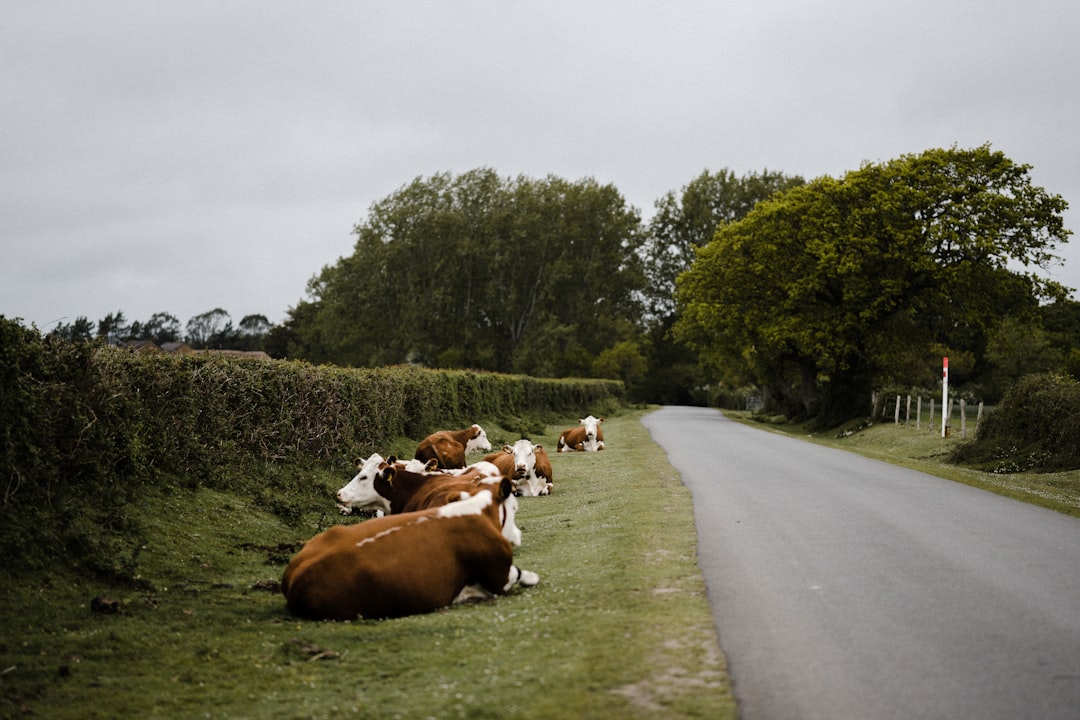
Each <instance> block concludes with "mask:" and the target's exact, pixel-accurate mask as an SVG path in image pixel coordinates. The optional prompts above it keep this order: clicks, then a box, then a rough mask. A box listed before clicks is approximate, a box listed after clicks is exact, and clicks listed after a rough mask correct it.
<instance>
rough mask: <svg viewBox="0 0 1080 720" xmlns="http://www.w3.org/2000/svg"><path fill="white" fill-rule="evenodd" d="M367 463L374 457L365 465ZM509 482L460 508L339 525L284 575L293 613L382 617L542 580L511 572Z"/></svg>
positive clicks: (480, 488)
mask: <svg viewBox="0 0 1080 720" xmlns="http://www.w3.org/2000/svg"><path fill="white" fill-rule="evenodd" d="M369 460H370V458H369ZM516 510H517V498H515V497H514V495H513V491H512V484H511V483H510V481H508V480H505V479H502V480H501V481H500V482H499V483H498V484H495V485H491V484H485V485H475V486H474V492H472V493H464V494H463V497H462V498H461V499H459V500H458V501H456V502H452V503H450V504H448V505H442V506H439V507H435V508H430V509H428V510H422V511H419V512H412V513H404V514H401V515H387V516H385V517H381V518H375V519H373V520H367V521H365V522H362V523H358V524H356V525H338V526H335V527H332V528H330V529H329V530H327V531H325V532H323V533H320V534H318V535H316V536H315V537H313V538H312V539H311V540H309V541H308V542H307V544H305V545H304V547H303V548H301V550H300V552H298V553H297V554H296V555H295V556H294V557H293V559H292V561H291V562H290V563H289V566H288V567H287V568H286V569H285V574H284V576H283V577H282V579H281V591H282V593H284V595H285V599H286V603H287V605H288V608H289V612H290V613H292V614H293V615H297V616H299V617H306V618H312V619H318V620H324V619H328V620H353V619H356V618H358V617H363V618H388V617H401V616H404V615H413V614H417V613H426V612H431V611H433V610H437V609H439V608H442V607H446V606H447V605H451V604H453V603H455V602H460V601H464V600H468V599H472V598H476V597H493V596H495V595H502V594H505V593H507V592H509V591H510V589H511V588H512V587H513V586H514V585H515V584H517V583H519V582H520V583H521V584H522V585H535V584H537V583H538V582H540V578H539V576H538V575H537V574H536V573H534V572H530V571H528V570H521V569H519V568H518V567H517V566H515V565H514V564H513V546H514V545H518V544H520V542H521V532H520V531H519V530H518V528H517V525H516V524H515V523H514V514H515V512H516Z"/></svg>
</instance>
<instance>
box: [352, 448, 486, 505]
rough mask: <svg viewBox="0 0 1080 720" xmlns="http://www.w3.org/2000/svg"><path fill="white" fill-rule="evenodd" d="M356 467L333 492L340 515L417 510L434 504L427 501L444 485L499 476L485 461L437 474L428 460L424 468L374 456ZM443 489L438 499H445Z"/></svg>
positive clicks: (477, 482)
mask: <svg viewBox="0 0 1080 720" xmlns="http://www.w3.org/2000/svg"><path fill="white" fill-rule="evenodd" d="M356 466H357V468H358V470H359V472H357V473H356V476H355V477H353V479H352V480H350V481H349V482H348V484H346V485H345V486H344V487H343V488H341V489H340V490H338V491H337V500H338V503H339V505H338V507H339V508H340V509H341V514H342V515H350V514H352V513H353V512H356V511H360V510H375V511H377V512H381V513H386V514H396V513H402V512H409V511H412V510H420V509H423V508H426V507H431V506H432V505H433V504H435V502H436V501H435V500H433V499H431V498H432V497H434V494H435V493H436V492H437V491H438V490H439V488H440V486H444V485H446V484H447V483H451V484H452V483H458V484H463V485H461V487H460V488H459V489H461V488H464V487H467V486H468V485H469V484H472V485H476V484H480V483H482V482H484V481H488V482H490V481H491V480H492V479H498V478H499V477H500V472H499V469H498V468H497V467H495V466H494V465H492V464H491V463H487V462H478V463H476V464H475V465H470V466H469V467H467V468H462V469H458V470H450V471H441V470H435V469H434V465H433V463H432V462H431V461H429V462H428V463H427V464H426V465H424V464H421V463H420V462H419V461H417V460H409V461H406V462H401V461H398V460H397V458H395V457H394V456H392V455H391V456H390V457H389V458H387V459H385V460H384V459H383V457H382V456H381V455H379V454H378V453H375V454H374V455H372V456H371V457H369V458H368V459H367V460H357V461H356ZM388 470H390V471H389V472H387V471H388ZM443 490H444V493H443V495H441V496H440V497H445V496H446V493H445V488H443Z"/></svg>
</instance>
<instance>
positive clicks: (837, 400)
mask: <svg viewBox="0 0 1080 720" xmlns="http://www.w3.org/2000/svg"><path fill="white" fill-rule="evenodd" d="M1029 170H1030V168H1029V167H1028V166H1026V165H1017V164H1014V163H1013V162H1012V161H1010V160H1009V159H1008V158H1006V157H1005V156H1004V155H1003V154H1001V153H1000V152H994V151H992V150H991V149H990V147H989V146H987V145H984V146H982V147H979V148H975V149H973V150H959V149H956V148H955V147H954V148H952V149H950V150H930V151H927V152H924V153H922V154H921V155H906V156H903V157H901V158H899V159H897V160H893V161H890V162H887V163H883V164H867V165H864V166H863V167H862V168H860V169H859V170H857V171H853V172H850V173H848V174H847V175H845V176H844V177H843V178H841V179H839V180H836V179H832V178H829V177H822V178H819V179H817V180H815V181H813V182H811V183H809V184H807V185H804V186H801V187H796V188H793V189H791V190H788V191H787V192H785V193H782V194H781V195H778V196H774V197H773V198H772V199H770V200H768V201H766V202H764V203H760V204H759V205H758V206H756V207H755V208H754V210H752V211H751V212H750V213H749V214H748V215H747V216H746V217H745V218H744V219H743V220H741V221H739V222H736V223H732V224H729V225H726V226H723V227H721V228H720V229H719V230H718V232H717V235H716V238H715V239H714V240H713V241H712V242H711V243H709V245H707V246H706V247H704V248H702V249H701V250H700V251H699V252H698V256H697V259H696V261H695V262H694V265H693V266H692V268H691V269H690V270H689V271H687V272H686V273H684V274H683V275H682V276H680V278H679V281H678V301H679V308H680V311H681V317H680V319H679V321H678V322H677V324H676V328H675V332H676V336H677V337H679V338H680V339H682V340H683V341H685V342H686V343H687V344H689V345H690V346H691V347H692V348H694V349H696V350H698V351H699V352H701V353H702V355H703V359H704V360H705V361H706V363H707V364H708V365H709V366H710V367H711V369H712V371H713V374H714V375H722V374H723V373H725V372H733V373H735V372H748V373H749V374H750V375H751V377H753V379H754V380H755V381H756V382H757V383H758V384H759V385H761V386H762V388H763V390H764V391H765V393H764V394H765V396H766V401H767V402H768V403H770V404H771V405H772V406H773V407H777V408H780V409H783V410H785V411H786V412H790V413H793V414H795V415H799V416H804V417H815V418H817V419H818V420H819V422H822V423H834V422H839V421H841V420H843V419H846V418H848V417H853V416H855V415H857V414H860V412H861V411H862V409H863V407H864V405H865V398H867V397H869V389H870V388H871V387H872V386H873V385H874V384H875V383H877V382H881V381H883V380H896V378H894V377H890V374H891V373H892V372H893V371H894V370H895V369H896V368H897V367H903V366H904V365H905V364H906V363H903V362H897V360H896V358H897V357H898V356H904V355H907V356H923V357H925V356H927V354H928V352H929V348H930V346H931V344H932V343H938V344H939V345H942V346H945V347H956V348H959V349H963V350H969V349H973V348H978V347H979V345H980V344H982V345H983V346H984V345H985V342H986V335H987V333H988V331H989V329H990V328H992V327H993V326H995V325H996V323H997V321H998V320H999V319H1000V318H1001V317H1003V316H1005V315H1006V314H1009V313H1010V312H1012V313H1016V312H1034V310H1035V308H1036V306H1037V302H1038V300H1039V299H1040V298H1045V297H1060V296H1062V295H1063V294H1064V292H1065V289H1064V288H1063V287H1062V286H1060V285H1059V284H1057V283H1054V282H1052V281H1049V280H1046V279H1045V278H1043V277H1042V276H1040V275H1038V274H1036V273H1034V272H1026V271H1018V270H1013V269H1012V268H1013V267H1014V266H1022V267H1024V268H1027V267H1031V266H1033V265H1034V266H1036V267H1039V268H1045V267H1047V266H1048V265H1049V264H1051V263H1053V262H1055V261H1058V260H1059V258H1058V257H1057V256H1055V255H1054V251H1055V250H1056V248H1057V246H1058V245H1059V244H1063V243H1065V242H1067V239H1068V236H1069V234H1070V233H1069V231H1067V230H1065V229H1064V226H1063V221H1062V212H1063V211H1064V210H1065V208H1066V203H1065V201H1064V200H1062V199H1061V197H1060V196H1057V195H1050V194H1048V193H1047V192H1046V191H1045V190H1043V189H1042V188H1038V187H1035V186H1033V185H1032V184H1031V182H1030V179H1029V177H1028V171H1029Z"/></svg>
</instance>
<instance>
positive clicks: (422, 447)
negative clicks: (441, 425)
mask: <svg viewBox="0 0 1080 720" xmlns="http://www.w3.org/2000/svg"><path fill="white" fill-rule="evenodd" d="M414 457H415V458H416V459H417V460H420V461H423V462H428V461H429V460H435V461H436V462H437V463H438V466H439V467H441V468H443V469H446V470H449V469H452V468H463V467H465V446H464V445H463V444H462V443H460V442H458V441H457V440H456V439H455V438H454V436H453V434H452V433H450V432H449V431H447V430H442V431H439V432H437V433H432V434H431V435H428V436H427V437H426V438H424V439H423V440H421V441H420V444H419V445H418V446H417V448H416V454H415V455H414Z"/></svg>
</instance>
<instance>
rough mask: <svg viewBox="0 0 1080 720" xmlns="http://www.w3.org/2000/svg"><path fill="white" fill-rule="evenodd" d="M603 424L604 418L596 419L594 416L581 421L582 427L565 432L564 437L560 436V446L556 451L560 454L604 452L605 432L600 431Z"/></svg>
mask: <svg viewBox="0 0 1080 720" xmlns="http://www.w3.org/2000/svg"><path fill="white" fill-rule="evenodd" d="M602 422H604V418H595V417H593V416H592V415H590V416H589V417H587V418H581V419H579V420H578V423H579V424H580V425H581V427H576V428H570V429H569V430H563V432H562V435H560V436H559V444H558V445H557V447H556V449H557V450H558V452H573V451H575V450H583V451H586V452H595V451H597V450H603V449H604V431H603V430H601V429H600V423H602Z"/></svg>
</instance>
